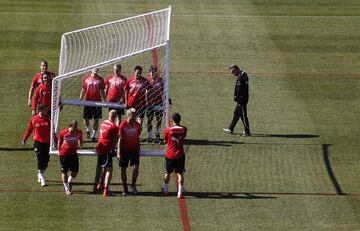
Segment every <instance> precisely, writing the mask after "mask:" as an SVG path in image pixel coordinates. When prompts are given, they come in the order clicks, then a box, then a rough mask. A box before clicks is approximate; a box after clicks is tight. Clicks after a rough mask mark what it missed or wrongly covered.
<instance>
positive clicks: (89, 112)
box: [83, 106, 102, 119]
mask: <svg viewBox="0 0 360 231" xmlns="http://www.w3.org/2000/svg"><path fill="white" fill-rule="evenodd" d="M83 118H84V119H92V118H94V119H101V118H102V110H101V107H88V106H85V107H84V111H83Z"/></svg>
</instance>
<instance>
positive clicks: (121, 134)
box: [119, 122, 125, 137]
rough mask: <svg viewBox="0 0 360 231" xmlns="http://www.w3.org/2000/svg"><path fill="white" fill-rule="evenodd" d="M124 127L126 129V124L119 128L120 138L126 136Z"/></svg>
mask: <svg viewBox="0 0 360 231" xmlns="http://www.w3.org/2000/svg"><path fill="white" fill-rule="evenodd" d="M124 127H125V123H124V122H123V123H121V124H120V126H119V137H122V136H123V135H124Z"/></svg>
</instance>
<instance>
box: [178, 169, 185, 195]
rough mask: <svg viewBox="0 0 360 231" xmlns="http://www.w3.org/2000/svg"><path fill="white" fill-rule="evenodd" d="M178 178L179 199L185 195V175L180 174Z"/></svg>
mask: <svg viewBox="0 0 360 231" xmlns="http://www.w3.org/2000/svg"><path fill="white" fill-rule="evenodd" d="M177 177H178V194H177V197H178V198H182V197H183V196H184V195H183V193H184V174H183V173H178V174H177Z"/></svg>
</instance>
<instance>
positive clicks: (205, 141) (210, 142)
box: [185, 139, 244, 146]
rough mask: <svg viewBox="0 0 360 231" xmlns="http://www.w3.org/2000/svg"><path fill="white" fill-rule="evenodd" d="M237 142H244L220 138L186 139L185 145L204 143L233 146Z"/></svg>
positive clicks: (206, 144)
mask: <svg viewBox="0 0 360 231" xmlns="http://www.w3.org/2000/svg"><path fill="white" fill-rule="evenodd" d="M237 144H244V142H239V141H219V140H211V141H210V140H195V139H185V145H202V146H232V145H237Z"/></svg>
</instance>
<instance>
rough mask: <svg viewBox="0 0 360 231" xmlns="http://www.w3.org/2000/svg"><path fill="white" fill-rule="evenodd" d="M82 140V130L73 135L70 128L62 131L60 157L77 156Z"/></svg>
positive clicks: (60, 135)
mask: <svg viewBox="0 0 360 231" xmlns="http://www.w3.org/2000/svg"><path fill="white" fill-rule="evenodd" d="M82 140H83V138H82V132H81V130H79V129H77V130H76V131H75V132H73V133H71V132H69V128H65V129H64V130H62V131H61V132H60V134H59V156H69V155H77V150H78V144H79V141H80V142H82Z"/></svg>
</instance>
